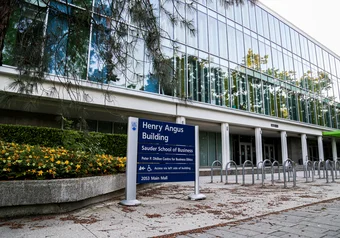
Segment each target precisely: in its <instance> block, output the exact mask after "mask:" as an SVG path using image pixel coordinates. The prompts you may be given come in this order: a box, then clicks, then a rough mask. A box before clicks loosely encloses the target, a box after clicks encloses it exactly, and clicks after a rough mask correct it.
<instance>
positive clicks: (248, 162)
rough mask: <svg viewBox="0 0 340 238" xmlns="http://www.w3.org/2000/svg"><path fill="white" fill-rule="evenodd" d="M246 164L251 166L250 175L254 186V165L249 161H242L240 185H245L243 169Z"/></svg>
mask: <svg viewBox="0 0 340 238" xmlns="http://www.w3.org/2000/svg"><path fill="white" fill-rule="evenodd" d="M246 164H251V173H252V178H253V185H254V184H255V181H254V179H255V176H254V164H253V162H251V161H250V160H246V161H244V163H243V166H242V185H246V183H245V172H244V168H245V166H246Z"/></svg>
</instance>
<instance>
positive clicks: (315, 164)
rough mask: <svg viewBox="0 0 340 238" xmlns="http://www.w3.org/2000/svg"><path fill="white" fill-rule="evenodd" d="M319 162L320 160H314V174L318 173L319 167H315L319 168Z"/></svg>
mask: <svg viewBox="0 0 340 238" xmlns="http://www.w3.org/2000/svg"><path fill="white" fill-rule="evenodd" d="M318 163H319V161H314V162H313V168H314V175H316V171H317V169H315V168H317V164H318Z"/></svg>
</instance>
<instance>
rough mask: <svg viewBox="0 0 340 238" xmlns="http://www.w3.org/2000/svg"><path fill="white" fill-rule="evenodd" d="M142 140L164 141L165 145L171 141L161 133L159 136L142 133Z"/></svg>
mask: <svg viewBox="0 0 340 238" xmlns="http://www.w3.org/2000/svg"><path fill="white" fill-rule="evenodd" d="M149 125H150V124H149ZM142 138H143V139H144V140H162V141H164V142H165V143H168V141H169V137H168V136H163V135H161V134H160V133H157V134H155V133H151V134H148V133H146V132H143V133H142Z"/></svg>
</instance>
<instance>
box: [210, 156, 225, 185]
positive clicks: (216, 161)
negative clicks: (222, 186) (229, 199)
mask: <svg viewBox="0 0 340 238" xmlns="http://www.w3.org/2000/svg"><path fill="white" fill-rule="evenodd" d="M216 164H219V165H220V166H219V167H221V182H223V168H222V163H221V161H219V160H215V161H214V162H212V164H211V172H210V174H211V183H213V182H214V179H213V177H214V170H215V169H214V166H215V165H216Z"/></svg>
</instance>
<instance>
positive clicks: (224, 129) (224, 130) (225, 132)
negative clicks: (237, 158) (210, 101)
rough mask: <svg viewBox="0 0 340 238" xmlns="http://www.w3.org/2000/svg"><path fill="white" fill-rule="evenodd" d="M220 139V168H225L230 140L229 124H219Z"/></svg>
mask: <svg viewBox="0 0 340 238" xmlns="http://www.w3.org/2000/svg"><path fill="white" fill-rule="evenodd" d="M221 137H222V138H221V139H222V140H221V141H222V168H223V169H225V168H226V165H227V163H229V162H230V141H229V124H228V123H222V124H221Z"/></svg>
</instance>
